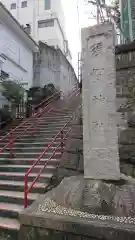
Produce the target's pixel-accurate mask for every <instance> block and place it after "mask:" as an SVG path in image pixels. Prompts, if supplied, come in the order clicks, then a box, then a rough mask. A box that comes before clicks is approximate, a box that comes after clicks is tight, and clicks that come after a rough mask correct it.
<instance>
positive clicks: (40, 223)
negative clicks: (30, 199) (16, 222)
mask: <svg viewBox="0 0 135 240" xmlns="http://www.w3.org/2000/svg"><path fill="white" fill-rule="evenodd" d="M134 202H135V180H134V179H132V178H129V177H126V176H124V175H122V176H121V180H120V181H119V182H103V181H97V180H96V181H95V180H89V181H85V180H84V177H83V175H79V176H73V177H69V178H65V179H64V180H63V181H62V182H61V183H60V185H59V186H57V187H56V188H54V189H52V190H51V191H50V192H48V193H46V194H45V195H44V196H39V198H38V200H37V201H35V202H34V203H33V204H32V205H31V206H30V207H29V208H28V209H26V210H25V211H23V212H22V213H21V214H20V223H21V228H20V233H19V240H22V239H23V240H25V239H31V240H37V239H40V240H42V239H48V240H53V239H55V240H57V239H58V240H63V239H65V238H64V237H67V238H66V239H68V240H73V239H77V240H78V239H81V240H98V239H99V240H101V239H102V240H126V239H128V240H133V239H135V228H134V226H135V218H134V216H135V207H134ZM123 226H124V227H123Z"/></svg>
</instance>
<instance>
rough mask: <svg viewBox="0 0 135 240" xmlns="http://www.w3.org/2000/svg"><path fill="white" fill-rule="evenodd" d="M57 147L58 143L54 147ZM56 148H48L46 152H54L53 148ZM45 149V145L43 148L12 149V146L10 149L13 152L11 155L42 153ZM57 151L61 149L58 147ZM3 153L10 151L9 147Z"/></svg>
mask: <svg viewBox="0 0 135 240" xmlns="http://www.w3.org/2000/svg"><path fill="white" fill-rule="evenodd" d="M48 144H49V143H48ZM31 145H32V144H31ZM58 145H59V143H57V145H56V147H57V146H58ZM56 147H50V148H49V149H48V151H47V152H53V151H54V150H55V148H56ZM45 148H47V146H46V145H44V146H43V147H41V146H40V147H39V146H37V147H32V146H31V147H21V148H20V147H14V145H13V147H12V150H13V153H18V152H19V153H20V152H25V153H29V152H33V151H34V152H37V153H39V154H40V153H42V152H43V151H44V149H45ZM63 149H64V147H63ZM57 150H58V151H61V147H59V148H58V149H57ZM5 151H7V152H8V151H10V148H9V147H7V148H6V150H5Z"/></svg>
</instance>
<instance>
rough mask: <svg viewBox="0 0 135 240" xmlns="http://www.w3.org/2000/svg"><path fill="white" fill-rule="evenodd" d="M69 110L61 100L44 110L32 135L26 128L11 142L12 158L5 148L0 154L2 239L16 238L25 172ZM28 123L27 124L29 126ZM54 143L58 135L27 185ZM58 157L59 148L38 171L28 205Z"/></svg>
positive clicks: (45, 183) (43, 185) (41, 189)
mask: <svg viewBox="0 0 135 240" xmlns="http://www.w3.org/2000/svg"><path fill="white" fill-rule="evenodd" d="M65 107H66V105H65ZM72 113H73V110H72V109H70V110H69V109H67V108H65V109H64V108H62V107H61V101H60V100H59V101H57V103H56V104H55V105H54V106H53V109H52V110H51V111H50V112H49V113H48V114H46V113H45V114H44V115H43V116H42V117H40V119H39V120H38V124H37V125H36V136H35V135H34V131H33V130H32V129H29V130H28V131H27V132H26V133H24V135H23V136H22V137H21V139H18V140H16V141H15V143H14V144H13V156H12V159H10V148H9V147H7V148H6V149H5V150H4V151H3V152H1V153H0V237H3V239H4V237H5V236H6V239H17V233H18V230H19V228H20V224H19V220H18V217H19V213H20V211H22V210H23V204H24V176H25V173H26V172H27V170H28V169H29V168H30V167H31V166H32V164H33V163H34V162H35V161H36V160H37V158H38V157H39V155H40V154H41V153H42V152H43V150H44V148H45V147H46V146H47V145H48V143H50V142H51V141H52V140H53V138H54V136H55V135H56V134H57V133H58V132H59V131H60V129H61V128H62V127H63V126H64V125H65V123H66V122H67V121H68V120H69V118H70V116H72ZM32 121H33V120H31V122H32ZM31 122H29V123H28V124H27V125H28V126H29V124H30V123H31ZM25 127H26V126H25ZM68 127H69V126H68ZM24 130H25V129H24V127H21V128H18V129H17V130H16V133H14V136H17V135H18V134H21V133H23V131H24ZM67 130H68V128H66V129H65V132H66V131H67ZM9 138H10V137H9V136H8V137H7V139H6V140H3V141H2V142H0V149H1V148H2V147H3V146H4V145H5V144H6V143H7V142H9ZM58 143H60V138H57V140H56V141H55V142H54V143H53V145H52V147H51V148H50V149H49V151H48V152H47V153H46V154H45V155H44V156H43V158H42V159H41V161H40V164H39V165H37V166H36V167H35V168H34V170H33V172H32V173H31V174H30V175H29V184H30V183H32V181H33V180H34V178H35V177H36V176H37V174H38V173H39V171H40V169H41V168H42V167H43V166H44V163H45V162H46V161H47V160H48V158H49V156H51V154H52V151H53V149H54V148H55V147H56V146H57V145H58ZM60 157H61V149H60V148H59V149H58V150H57V152H56V155H55V156H54V157H53V159H52V160H51V161H50V163H48V165H47V166H46V168H45V170H44V172H43V173H42V174H41V176H40V178H39V180H38V182H37V183H36V184H35V185H34V187H33V188H32V190H31V192H30V193H29V194H28V204H31V203H32V202H33V201H34V200H35V199H36V198H37V197H38V194H44V192H45V189H46V188H47V186H48V185H49V180H50V179H51V177H52V176H53V173H54V171H55V169H56V165H57V164H58V163H59V161H60ZM0 239H1V238H0Z"/></svg>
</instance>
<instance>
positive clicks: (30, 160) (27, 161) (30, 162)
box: [0, 158, 60, 166]
mask: <svg viewBox="0 0 135 240" xmlns="http://www.w3.org/2000/svg"><path fill="white" fill-rule="evenodd" d="M36 161H37V158H12V159H4V158H3V159H2V158H1V159H0V165H1V164H6V165H7V164H13V165H14V164H15V165H31V166H32V165H33V164H34V163H35V162H36ZM47 161H48V158H42V159H41V160H40V164H42V165H44V164H45V163H46V162H47ZM59 162H60V159H59V158H56V159H55V158H52V159H51V160H50V162H49V164H50V163H51V165H53V166H56V165H57V164H58V163H59Z"/></svg>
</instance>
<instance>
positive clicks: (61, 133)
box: [60, 130, 64, 154]
mask: <svg viewBox="0 0 135 240" xmlns="http://www.w3.org/2000/svg"><path fill="white" fill-rule="evenodd" d="M60 135H61V154H63V147H64V142H63V130H61V132H60Z"/></svg>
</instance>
